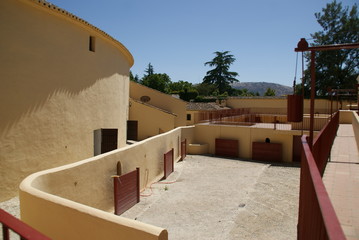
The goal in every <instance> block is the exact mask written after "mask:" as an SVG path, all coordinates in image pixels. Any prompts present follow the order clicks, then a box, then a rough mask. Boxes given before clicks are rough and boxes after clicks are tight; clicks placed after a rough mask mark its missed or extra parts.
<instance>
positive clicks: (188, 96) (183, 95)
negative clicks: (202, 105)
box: [179, 88, 198, 102]
mask: <svg viewBox="0 0 359 240" xmlns="http://www.w3.org/2000/svg"><path fill="white" fill-rule="evenodd" d="M179 96H180V99H182V100H184V101H187V102H189V101H190V100H193V99H196V97H197V96H198V92H197V90H196V89H187V88H186V89H184V90H181V91H180V92H179Z"/></svg>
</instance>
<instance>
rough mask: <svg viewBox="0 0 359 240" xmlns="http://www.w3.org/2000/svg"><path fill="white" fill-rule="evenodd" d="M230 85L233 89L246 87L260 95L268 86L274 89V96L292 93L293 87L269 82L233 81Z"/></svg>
mask: <svg viewBox="0 0 359 240" xmlns="http://www.w3.org/2000/svg"><path fill="white" fill-rule="evenodd" d="M232 87H233V88H235V89H245V88H246V89H248V92H254V93H256V92H258V93H259V94H260V95H261V96H263V95H264V93H265V92H266V91H267V89H268V88H271V89H274V90H275V94H276V96H278V97H279V96H283V95H288V94H293V88H292V87H288V86H284V85H281V84H277V83H269V82H239V83H233V84H232Z"/></svg>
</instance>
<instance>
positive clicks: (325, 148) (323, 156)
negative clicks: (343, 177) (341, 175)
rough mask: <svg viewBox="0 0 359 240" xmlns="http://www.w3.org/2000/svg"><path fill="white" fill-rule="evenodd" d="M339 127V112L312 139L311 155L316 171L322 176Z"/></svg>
mask: <svg viewBox="0 0 359 240" xmlns="http://www.w3.org/2000/svg"><path fill="white" fill-rule="evenodd" d="M338 126H339V112H336V113H335V114H334V116H333V118H332V120H331V121H329V122H328V123H327V124H326V125H325V126H324V128H323V129H322V130H321V131H320V132H319V134H318V135H317V137H316V138H315V139H314V144H313V149H312V153H313V156H314V159H315V161H316V164H317V166H318V170H319V172H320V174H321V176H323V174H324V170H325V167H326V165H327V162H328V161H327V160H328V158H329V156H330V151H331V148H332V145H333V142H334V138H335V136H336V133H337V130H338Z"/></svg>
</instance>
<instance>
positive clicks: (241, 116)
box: [194, 108, 330, 131]
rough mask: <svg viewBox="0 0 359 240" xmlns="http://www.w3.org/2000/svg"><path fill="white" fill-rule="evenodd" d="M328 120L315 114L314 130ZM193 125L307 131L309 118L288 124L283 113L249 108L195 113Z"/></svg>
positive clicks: (328, 118) (324, 116)
mask: <svg viewBox="0 0 359 240" xmlns="http://www.w3.org/2000/svg"><path fill="white" fill-rule="evenodd" d="M329 120H330V115H328V114H316V116H315V121H314V130H315V131H320V130H321V129H322V128H323V127H324V126H325V125H326V124H327V122H328V121H329ZM194 123H195V124H197V123H209V124H222V125H237V126H251V127H253V128H269V129H276V130H302V129H303V130H309V126H310V124H309V117H308V116H304V118H303V122H288V121H287V115H286V114H283V113H279V112H278V113H275V112H272V113H259V112H253V111H252V110H251V109H249V108H241V109H227V110H216V111H203V112H199V113H196V114H195V116H194Z"/></svg>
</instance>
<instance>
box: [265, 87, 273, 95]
mask: <svg viewBox="0 0 359 240" xmlns="http://www.w3.org/2000/svg"><path fill="white" fill-rule="evenodd" d="M264 96H267V97H270V96H275V90H274V89H271V88H267V90H266V91H265V93H264Z"/></svg>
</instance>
